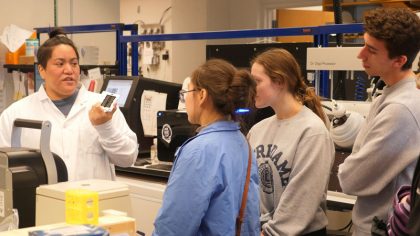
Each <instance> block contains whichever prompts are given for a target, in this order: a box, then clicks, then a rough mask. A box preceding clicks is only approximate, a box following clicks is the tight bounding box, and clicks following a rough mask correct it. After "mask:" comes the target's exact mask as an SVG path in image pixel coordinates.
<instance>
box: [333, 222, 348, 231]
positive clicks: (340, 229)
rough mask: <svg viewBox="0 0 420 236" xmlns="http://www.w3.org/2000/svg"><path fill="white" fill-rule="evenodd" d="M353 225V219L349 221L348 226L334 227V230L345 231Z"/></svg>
mask: <svg viewBox="0 0 420 236" xmlns="http://www.w3.org/2000/svg"><path fill="white" fill-rule="evenodd" d="M352 225H353V221H352V220H350V221H349V223H348V224H347V225H346V226H344V227H343V228H339V229H332V231H344V230H346V229H348V228H349V227H350V228H351V226H352Z"/></svg>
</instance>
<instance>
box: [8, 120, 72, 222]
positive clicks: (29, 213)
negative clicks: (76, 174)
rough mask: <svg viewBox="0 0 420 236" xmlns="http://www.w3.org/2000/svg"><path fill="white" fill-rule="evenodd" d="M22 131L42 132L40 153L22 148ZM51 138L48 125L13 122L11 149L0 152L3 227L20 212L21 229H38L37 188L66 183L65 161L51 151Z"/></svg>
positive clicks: (32, 121) (24, 121)
mask: <svg viewBox="0 0 420 236" xmlns="http://www.w3.org/2000/svg"><path fill="white" fill-rule="evenodd" d="M22 128H31V129H40V130H41V131H40V132H41V135H40V149H32V148H24V147H21V145H20V138H21V132H22ZM50 135H51V123H50V122H49V121H35V120H27V119H16V120H15V121H14V123H13V129H12V139H11V147H10V148H0V224H1V222H3V221H4V220H5V219H6V218H8V217H11V215H13V214H14V213H13V209H17V211H18V215H19V228H25V227H31V226H35V197H36V188H37V187H38V186H40V185H42V184H54V183H57V182H65V181H67V178H68V176H67V168H66V165H65V163H64V161H63V160H62V159H61V158H60V157H59V156H58V155H56V154H54V153H51V151H50ZM33 138H35V137H33ZM45 214H48V213H47V209H45Z"/></svg>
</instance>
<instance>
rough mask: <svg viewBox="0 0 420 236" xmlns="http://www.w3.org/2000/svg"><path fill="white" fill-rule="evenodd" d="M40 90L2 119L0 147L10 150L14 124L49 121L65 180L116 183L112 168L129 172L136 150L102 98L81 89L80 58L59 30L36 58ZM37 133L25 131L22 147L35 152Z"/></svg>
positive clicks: (122, 121) (118, 114)
mask: <svg viewBox="0 0 420 236" xmlns="http://www.w3.org/2000/svg"><path fill="white" fill-rule="evenodd" d="M37 59H38V63H39V66H38V69H39V72H40V75H41V77H42V79H43V80H44V84H43V85H42V86H41V87H40V88H39V91H37V92H35V93H34V94H32V95H30V96H28V97H25V98H23V99H21V100H19V101H17V102H15V103H13V104H11V105H10V106H9V107H8V108H7V109H6V110H4V112H3V113H2V114H1V116H0V127H1V132H0V147H10V146H11V140H10V139H11V131H12V127H13V122H14V120H15V119H17V118H22V119H32V120H48V121H50V122H51V124H52V130H51V142H50V147H51V151H52V152H54V153H56V154H58V155H59V156H60V157H61V158H62V159H63V161H64V162H65V164H66V166H67V171H68V179H69V180H81V179H89V178H98V179H114V178H115V170H114V164H115V165H118V166H131V165H132V164H133V163H134V161H135V160H136V158H137V153H138V145H137V138H136V135H135V133H134V132H132V131H131V130H130V128H129V127H128V125H127V123H126V121H125V119H124V116H123V115H122V113H121V111H120V110H119V109H118V108H117V107H114V109H113V110H112V112H108V113H107V112H104V110H103V109H102V107H101V106H100V103H99V101H100V95H99V94H97V93H92V92H89V91H87V90H86V89H85V88H84V87H83V86H82V85H81V83H80V66H79V54H78V52H77V49H76V47H75V45H74V43H73V42H72V41H71V40H70V39H69V38H67V37H66V35H65V34H64V33H63V32H61V31H60V30H55V31H52V32H51V33H50V38H49V39H48V40H47V41H46V42H45V43H44V44H43V45H42V46H41V47H40V48H39V50H38V53H37ZM39 136H40V130H33V129H23V130H22V134H21V143H22V146H23V147H29V148H39Z"/></svg>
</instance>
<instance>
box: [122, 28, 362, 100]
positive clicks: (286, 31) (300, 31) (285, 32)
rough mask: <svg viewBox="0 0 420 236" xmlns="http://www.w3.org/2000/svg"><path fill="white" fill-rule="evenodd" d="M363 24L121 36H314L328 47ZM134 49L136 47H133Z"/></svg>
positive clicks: (324, 84)
mask: <svg viewBox="0 0 420 236" xmlns="http://www.w3.org/2000/svg"><path fill="white" fill-rule="evenodd" d="M361 32H363V24H359V23H358V24H341V25H323V26H313V27H292V28H275V29H249V30H228V31H211V32H192V33H176V34H156V35H131V36H120V40H119V41H120V42H121V44H127V43H138V42H147V41H149V42H150V41H179V40H211V39H233V38H264V37H277V36H299V35H313V36H314V46H315V47H317V46H322V47H327V46H328V36H329V35H331V34H342V33H361ZM133 48H134V47H133ZM133 56H136V58H138V55H137V52H134V50H133ZM135 68H138V60H134V57H133V60H132V70H133V71H134V69H135ZM319 88H320V95H321V96H324V97H329V91H330V85H329V79H328V71H322V72H321V80H320V84H319Z"/></svg>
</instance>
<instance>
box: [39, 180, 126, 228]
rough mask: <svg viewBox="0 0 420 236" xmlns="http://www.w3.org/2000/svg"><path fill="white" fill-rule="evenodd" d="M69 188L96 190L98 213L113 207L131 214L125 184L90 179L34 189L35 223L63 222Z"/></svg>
mask: <svg viewBox="0 0 420 236" xmlns="http://www.w3.org/2000/svg"><path fill="white" fill-rule="evenodd" d="M69 189H86V190H91V191H96V192H98V197H99V199H98V205H99V214H100V213H101V211H103V210H108V209H113V210H117V211H121V212H125V213H127V214H128V215H129V216H130V215H131V200H130V194H129V192H130V191H129V187H128V185H127V184H124V183H121V182H116V181H110V180H99V179H90V180H82V181H73V182H62V183H58V184H51V185H42V186H40V187H38V188H37V189H36V213H35V215H36V217H35V224H36V225H37V226H39V225H46V224H54V223H60V222H65V221H66V219H65V205H66V202H65V193H66V191H67V190H69Z"/></svg>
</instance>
